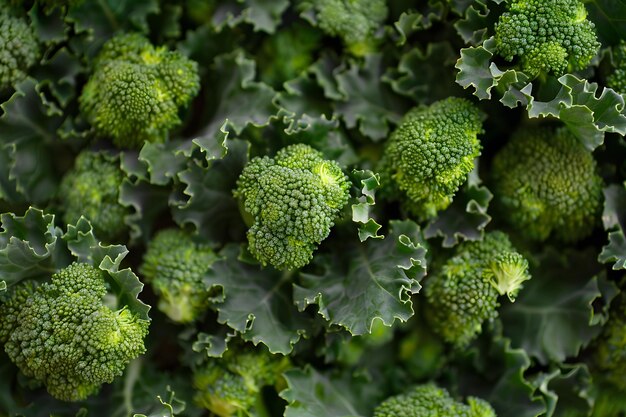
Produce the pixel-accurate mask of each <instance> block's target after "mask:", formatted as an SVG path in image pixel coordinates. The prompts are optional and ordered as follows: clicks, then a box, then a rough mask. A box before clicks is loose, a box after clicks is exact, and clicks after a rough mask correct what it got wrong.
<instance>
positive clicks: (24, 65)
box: [0, 1, 39, 90]
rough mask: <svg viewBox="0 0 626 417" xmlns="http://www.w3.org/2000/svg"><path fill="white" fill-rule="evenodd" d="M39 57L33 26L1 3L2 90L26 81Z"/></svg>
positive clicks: (0, 55) (0, 88) (0, 70)
mask: <svg viewBox="0 0 626 417" xmlns="http://www.w3.org/2000/svg"><path fill="white" fill-rule="evenodd" d="M38 57H39V46H38V45H37V38H36V37H35V31H34V30H33V28H32V26H31V25H29V24H28V23H27V22H26V21H25V20H24V19H22V18H20V17H17V16H15V15H13V14H12V13H11V11H10V9H9V7H8V6H7V5H6V4H4V1H0V90H3V89H5V88H7V87H10V86H12V85H14V84H15V83H17V82H19V81H21V80H22V79H24V78H25V77H26V71H27V70H28V68H30V67H31V66H32V65H33V64H35V62H36V61H37V58H38Z"/></svg>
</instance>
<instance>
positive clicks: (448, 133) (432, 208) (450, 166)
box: [378, 97, 482, 219]
mask: <svg viewBox="0 0 626 417" xmlns="http://www.w3.org/2000/svg"><path fill="white" fill-rule="evenodd" d="M481 131H482V121H481V114H480V112H479V110H478V109H477V108H476V107H475V106H474V105H473V104H472V103H471V102H469V101H467V100H465V99H461V98H454V97H451V98H447V99H445V100H441V101H438V102H436V103H434V104H432V105H430V106H420V107H417V108H414V109H413V110H411V111H409V113H407V115H406V116H405V117H404V120H403V121H402V123H401V124H400V126H399V127H398V128H397V129H396V130H395V131H394V132H393V133H392V134H391V137H390V138H389V140H388V141H387V144H386V146H385V150H384V154H383V157H382V158H381V162H380V165H379V168H378V170H379V172H380V174H381V182H382V185H383V196H386V197H388V198H390V199H396V198H398V197H400V199H401V201H402V203H403V205H404V206H405V207H406V208H407V210H409V211H410V212H411V213H413V214H414V215H416V216H418V217H419V218H420V219H427V218H431V217H434V216H435V215H436V214H437V211H438V210H443V209H445V208H446V207H448V205H450V203H451V202H452V198H453V197H454V194H455V193H456V191H457V190H458V189H459V187H460V186H461V185H462V184H463V182H465V180H466V179H467V175H468V173H469V172H470V171H471V170H472V169H473V168H474V160H475V159H476V158H477V157H478V155H480V141H479V140H478V138H477V135H478V134H479V133H480V132H481Z"/></svg>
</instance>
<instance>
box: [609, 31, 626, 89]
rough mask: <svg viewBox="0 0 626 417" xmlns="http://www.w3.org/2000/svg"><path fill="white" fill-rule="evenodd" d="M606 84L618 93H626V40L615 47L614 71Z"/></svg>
mask: <svg viewBox="0 0 626 417" xmlns="http://www.w3.org/2000/svg"><path fill="white" fill-rule="evenodd" d="M606 84H607V85H608V86H609V87H611V88H612V89H613V90H615V91H617V92H618V93H622V94H626V40H622V41H621V42H620V43H619V45H616V46H614V47H613V72H612V73H611V75H609V77H608V78H607V80H606Z"/></svg>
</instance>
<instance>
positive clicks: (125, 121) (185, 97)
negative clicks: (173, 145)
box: [80, 34, 200, 148]
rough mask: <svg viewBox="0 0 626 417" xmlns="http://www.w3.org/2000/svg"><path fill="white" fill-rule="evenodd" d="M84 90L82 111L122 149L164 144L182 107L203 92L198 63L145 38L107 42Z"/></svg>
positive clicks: (136, 36)
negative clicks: (147, 143) (153, 44)
mask: <svg viewBox="0 0 626 417" xmlns="http://www.w3.org/2000/svg"><path fill="white" fill-rule="evenodd" d="M94 68H95V70H94V73H93V74H92V76H91V78H90V79H89V81H88V82H87V84H86V85H85V87H84V88H83V92H82V94H81V97H80V105H81V111H82V112H83V113H84V114H85V116H86V118H87V120H88V121H89V122H90V123H91V124H92V125H93V126H94V127H95V129H96V130H97V131H98V132H99V133H101V134H103V135H105V136H108V137H111V138H112V139H113V142H114V143H115V145H116V146H118V147H121V148H137V147H140V146H141V145H142V144H143V143H144V142H163V141H164V140H165V139H166V138H167V133H168V131H169V130H170V129H172V128H173V127H175V126H177V125H179V124H180V119H179V117H178V109H179V107H182V106H185V105H187V104H188V103H189V102H190V101H191V99H192V98H193V97H195V96H196V94H198V91H199V90H200V81H199V77H198V68H197V64H196V63H195V62H193V61H191V60H189V59H188V58H186V57H185V56H183V55H182V54H180V53H179V52H173V51H168V50H167V49H165V48H164V47H159V48H155V47H153V46H152V44H150V42H149V41H148V40H147V39H146V38H145V37H143V36H142V35H139V34H123V35H118V36H116V37H114V38H112V39H110V40H109V41H108V42H106V43H105V44H104V46H103V47H102V50H101V51H100V53H99V55H98V56H97V57H96V60H95V62H94Z"/></svg>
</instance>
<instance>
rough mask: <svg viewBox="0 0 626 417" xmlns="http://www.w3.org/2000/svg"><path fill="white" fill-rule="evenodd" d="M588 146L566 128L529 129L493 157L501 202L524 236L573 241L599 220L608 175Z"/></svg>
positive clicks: (495, 185)
mask: <svg viewBox="0 0 626 417" xmlns="http://www.w3.org/2000/svg"><path fill="white" fill-rule="evenodd" d="M596 171H597V170H596V162H595V160H594V158H593V156H592V155H591V153H590V152H589V151H587V149H585V147H584V146H583V145H582V144H581V143H580V142H579V141H578V140H577V139H576V138H575V137H574V136H573V135H572V134H571V133H570V132H569V131H568V130H567V129H565V128H562V129H559V130H556V131H554V130H552V129H549V128H534V129H523V130H521V131H518V132H517V133H516V134H514V135H513V137H512V138H511V140H510V141H509V142H508V143H507V144H506V145H505V146H504V148H502V150H500V152H499V153H498V154H497V155H496V156H495V158H494V160H493V167H492V172H491V177H492V180H493V191H494V194H495V198H496V203H497V204H498V205H499V207H500V210H501V211H502V212H503V213H504V214H505V215H504V218H506V219H507V220H508V221H509V223H510V224H511V225H512V226H513V227H515V228H516V229H517V230H518V231H519V232H520V233H521V234H522V235H523V236H525V237H527V238H529V239H534V240H538V241H543V240H545V239H547V238H548V237H549V236H550V235H554V236H555V237H556V238H558V239H560V240H562V241H566V242H573V241H577V240H579V239H581V238H584V237H586V236H587V235H589V234H590V233H591V231H592V230H593V227H594V225H595V224H596V222H597V221H598V218H597V217H598V216H597V215H598V214H599V210H600V206H601V203H602V179H601V178H600V176H599V175H598V174H597V172H596Z"/></svg>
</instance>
